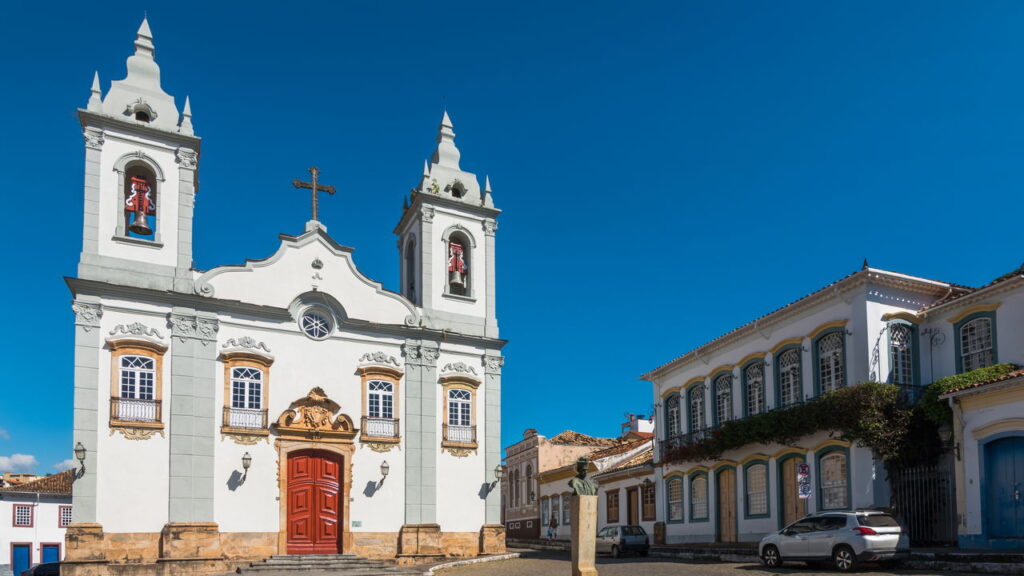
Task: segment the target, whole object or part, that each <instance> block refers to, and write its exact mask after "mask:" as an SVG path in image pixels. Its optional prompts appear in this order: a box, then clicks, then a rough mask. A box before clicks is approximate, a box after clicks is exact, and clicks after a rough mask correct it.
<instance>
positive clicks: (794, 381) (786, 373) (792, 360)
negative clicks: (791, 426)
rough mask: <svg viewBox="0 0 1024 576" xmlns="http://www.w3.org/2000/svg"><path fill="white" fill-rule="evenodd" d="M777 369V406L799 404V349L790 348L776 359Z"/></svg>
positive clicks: (801, 384)
mask: <svg viewBox="0 0 1024 576" xmlns="http://www.w3.org/2000/svg"><path fill="white" fill-rule="evenodd" d="M775 365H776V366H777V369H778V382H779V406H792V405H793V404H796V403H797V402H800V393H801V389H802V388H803V383H802V382H801V378H800V349H799V348H790V349H788V350H786V351H785V352H782V353H781V354H779V355H778V356H777V357H776V360H775Z"/></svg>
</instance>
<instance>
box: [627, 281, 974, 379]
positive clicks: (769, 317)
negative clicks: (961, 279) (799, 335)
mask: <svg viewBox="0 0 1024 576" xmlns="http://www.w3.org/2000/svg"><path fill="white" fill-rule="evenodd" d="M860 277H865V278H866V279H867V280H883V279H889V280H891V281H894V282H901V283H914V284H916V285H917V286H918V287H922V286H924V285H926V284H929V285H933V286H935V287H940V288H941V289H945V290H950V293H951V294H953V293H956V294H960V293H969V292H970V291H971V288H969V287H967V286H961V285H959V284H951V283H948V282H940V281H938V280H929V279H927V278H919V277H916V276H909V275H907V274H900V273H898V272H890V271H888V270H881V269H878V268H867V267H864V268H862V269H860V270H857V271H856V272H853V273H851V274H847V275H846V276H843V277H842V278H840V279H839V280H836V281H835V282H831V283H829V284H827V285H825V286H823V287H821V288H819V289H817V290H815V291H814V292H811V293H809V294H806V295H804V296H802V297H800V298H797V299H796V300H793V301H792V302H790V303H789V304H786V305H785V306H781V307H779V308H776V309H775V310H772V311H771V312H768V313H767V314H763V315H761V316H758V317H757V318H755V319H754V320H752V321H750V322H747V323H746V324H743V325H742V326H738V327H736V328H734V329H732V330H730V331H728V332H726V333H725V334H722V335H721V336H719V337H717V338H714V339H713V340H710V341H708V342H705V343H704V344H702V345H700V346H698V347H696V348H694V349H692V350H690V351H689V352H686V353H684V354H681V355H679V356H676V357H675V358H673V359H672V360H670V361H668V362H666V363H664V364H662V365H661V366H658V367H657V368H655V369H654V370H651V371H649V372H647V373H645V374H643V375H642V376H640V379H641V380H650V379H651V378H653V377H654V375H655V373H656V372H659V371H661V370H663V369H665V368H669V367H671V366H674V365H676V364H679V363H681V362H682V361H684V360H685V359H687V358H688V357H690V356H692V355H696V354H699V353H700V351H701V350H703V349H705V348H708V347H712V346H713V345H715V344H718V343H721V342H723V341H725V340H727V339H729V338H730V337H732V336H735V335H737V334H738V333H739V332H741V331H744V330H756V329H759V328H760V326H761V325H762V323H763V322H765V321H773V320H775V319H776V318H777V317H781V315H782V313H783V312H785V311H787V310H790V309H793V308H794V307H797V306H799V305H800V304H802V303H804V302H806V301H808V300H810V299H812V298H814V297H822V296H826V294H827V292H828V291H830V290H831V291H838V290H839V288H840V286H841V285H842V284H846V283H849V282H851V281H852V280H853V279H854V278H860Z"/></svg>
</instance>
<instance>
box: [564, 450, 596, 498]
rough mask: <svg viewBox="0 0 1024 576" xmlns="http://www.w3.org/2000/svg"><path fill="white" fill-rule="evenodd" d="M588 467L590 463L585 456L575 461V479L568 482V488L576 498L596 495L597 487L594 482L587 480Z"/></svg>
mask: <svg viewBox="0 0 1024 576" xmlns="http://www.w3.org/2000/svg"><path fill="white" fill-rule="evenodd" d="M589 465H590V461H589V460H587V458H586V457H585V456H580V459H579V460H577V461H576V477H575V478H573V479H572V480H569V486H570V487H571V488H572V492H573V494H575V495H577V496H593V495H594V494H597V485H596V484H594V481H593V480H591V479H589V478H587V467H588V466H589Z"/></svg>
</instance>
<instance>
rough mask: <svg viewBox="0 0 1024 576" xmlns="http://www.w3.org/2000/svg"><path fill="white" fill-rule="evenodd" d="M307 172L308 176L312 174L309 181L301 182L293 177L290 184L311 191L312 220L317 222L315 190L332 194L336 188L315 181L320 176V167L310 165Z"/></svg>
mask: <svg viewBox="0 0 1024 576" xmlns="http://www.w3.org/2000/svg"><path fill="white" fill-rule="evenodd" d="M309 174H310V176H312V178H311V179H312V181H311V182H303V181H302V180H299V179H295V180H292V185H293V186H295V187H296V188H306V189H309V190H311V191H312V193H313V221H314V222H319V221H320V220H319V218H318V213H317V197H316V193H317V192H327V193H328V194H331V195H333V194H334V193H335V192H336V190H335V189H334V186H328V185H326V184H319V183H318V182H317V178H318V177H319V176H320V169H319V168H317V167H316V166H312V167H310V169H309Z"/></svg>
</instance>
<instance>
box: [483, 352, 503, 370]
mask: <svg viewBox="0 0 1024 576" xmlns="http://www.w3.org/2000/svg"><path fill="white" fill-rule="evenodd" d="M504 365H505V357H504V356H492V355H490V354H484V372H485V373H486V374H496V375H500V374H501V367H502V366H504Z"/></svg>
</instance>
